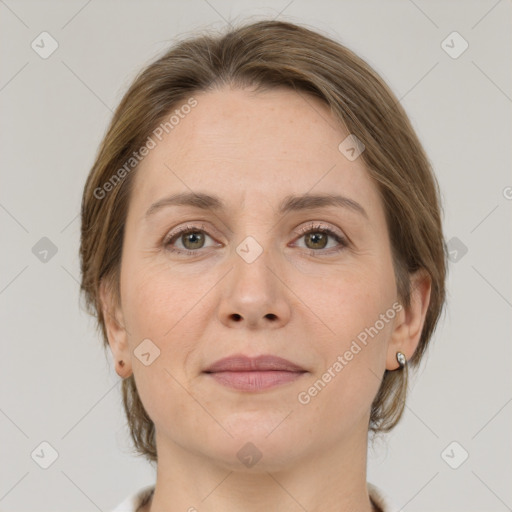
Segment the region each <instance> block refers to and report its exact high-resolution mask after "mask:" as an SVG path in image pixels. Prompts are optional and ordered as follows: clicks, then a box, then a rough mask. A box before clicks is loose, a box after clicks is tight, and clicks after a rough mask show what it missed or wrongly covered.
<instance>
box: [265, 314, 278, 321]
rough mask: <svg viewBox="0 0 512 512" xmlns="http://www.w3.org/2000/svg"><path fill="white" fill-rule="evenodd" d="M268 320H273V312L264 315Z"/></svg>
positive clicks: (274, 316) (274, 317)
mask: <svg viewBox="0 0 512 512" xmlns="http://www.w3.org/2000/svg"><path fill="white" fill-rule="evenodd" d="M265 316H266V317H267V318H268V319H269V320H275V319H276V318H277V317H276V315H274V313H269V314H268V315H265Z"/></svg>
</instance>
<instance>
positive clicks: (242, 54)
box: [80, 21, 447, 461]
mask: <svg viewBox="0 0 512 512" xmlns="http://www.w3.org/2000/svg"><path fill="white" fill-rule="evenodd" d="M223 86H230V87H235V88H236V87H238V88H245V87H257V88H260V89H269V88H273V87H288V88H291V89H293V90H295V91H297V92H298V93H300V94H302V93H307V94H312V95H314V96H315V97H317V98H319V99H320V100H322V101H323V102H324V103H325V104H327V105H328V106H329V107H330V109H331V111H332V113H333V114H334V115H335V116H336V118H337V119H339V121H340V122H341V123H342V125H343V126H345V127H346V130H347V132H348V133H350V134H353V135H355V136H356V137H357V138H358V139H359V140H361V141H362V142H363V143H364V145H365V150H364V152H363V153H362V154H361V158H363V160H364V162H365V164H366V167H367V170H368V172H369V175H370V176H371V177H372V178H373V179H374V180H375V182H376V184H377V186H378V190H379V193H380V197H381V198H382V202H383V205H384V208H385V212H386V221H387V226H388V229H389V234H390V242H391V247H392V256H393V265H394V270H395V276H396V282H397V289H398V294H399V298H400V300H401V302H402V304H403V305H404V306H405V307H407V306H408V305H409V302H410V300H409V299H410V293H411V289H410V274H411V273H413V272H415V271H417V270H420V269H422V270H423V271H425V272H426V274H428V276H429V277H430V279H431V296H430V303H429V307H428V310H427V313H426V318H425V323H424V326H423V330H422V333H421V338H420V341H419V344H418V347H417V349H416V351H415V353H414V355H413V356H412V358H411V359H410V360H409V362H408V365H412V366H417V365H418V363H419V362H420V360H421V358H422V355H423V353H424V351H425V349H426V347H427V345H428V342H429V340H430V338H431V336H432V334H433V332H434V329H435V326H436V324H437V321H438V318H439V316H440V314H441V311H442V309H443V305H444V301H445V277H446V275H445V274H446V267H447V265H446V247H445V243H444V239H443V233H442V225H441V204H440V197H439V187H438V184H437V181H436V179H435V176H434V174H433V172H432V169H431V165H430V163H429V161H428V159H427V156H426V154H425V152H424V150H423V148H422V146H421V143H420V141H419V140H418V137H417V136H416V134H415V132H414V130H413V128H412V126H411V124H410V121H409V119H408V117H407V115H406V113H405V111H404V110H403V108H402V106H401V105H400V103H399V101H398V100H397V99H396V97H395V95H394V94H393V93H392V92H391V90H390V89H389V88H388V86H387V85H386V84H385V83H384V81H383V80H382V79H381V78H380V77H379V75H378V74H377V73H376V72H375V71H374V70H373V69H372V68H371V67H370V66H369V65H368V64H367V63H366V62H365V61H363V60H362V59H361V58H359V57H358V56H357V55H355V54H354V53H353V52H352V51H350V50H349V49H347V48H346V47H344V46H343V45H341V44H339V43H338V42H335V41H333V40H332V39H330V38H328V37H326V36H323V35H321V34H319V33H317V32H316V31H313V30H310V29H307V28H305V27H302V26H298V25H295V24H292V23H287V22H279V21H260V22H256V23H251V24H247V25H244V26H240V27H238V28H231V29H230V30H229V31H227V32H226V33H222V34H213V35H212V34H207V33H206V34H204V33H203V34H202V35H199V36H197V37H191V38H188V39H185V40H183V41H181V42H179V43H178V44H176V45H174V46H173V47H172V48H170V49H169V50H168V51H167V52H166V53H165V54H164V55H163V56H161V57H160V58H158V59H157V60H156V61H155V62H153V63H151V64H150V65H149V66H147V67H146V68H145V69H144V70H143V71H142V72H141V73H140V74H139V75H138V76H137V77H136V79H135V80H134V82H133V84H132V85H131V87H130V88H129V90H128V91H127V92H126V94H125V95H124V97H123V99H122V100H121V103H120V104H119V106H118V107H117V109H116V111H115V113H114V116H113V119H112V121H111V123H110V126H109V128H108V131H107V133H106V135H105V137H104V139H103V141H102V143H101V145H100V148H99V151H98V154H97V157H96V161H95V163H94V165H93V167H92V169H91V171H90V174H89V176H88V178H87V181H86V184H85V188H84V193H83V198H82V211H81V216H82V226H81V246H80V262H81V271H82V283H81V290H82V292H83V294H84V295H85V298H86V306H87V309H88V311H89V312H90V313H91V314H93V315H96V316H97V320H98V325H99V326H100V327H101V330H102V335H103V340H104V346H105V348H106V347H107V346H108V338H107V332H106V327H105V318H104V316H103V311H102V304H101V300H100V294H99V289H100V284H101V283H103V284H104V285H107V286H108V287H109V289H110V290H111V292H112V293H113V295H114V296H115V300H117V301H118V303H119V300H120V298H119V283H120V269H121V268H120V267H121V253H122V247H123V231H124V226H125V220H126V215H127V209H128V203H129V198H130V189H131V183H132V182H133V177H134V174H135V172H136V169H137V167H136V165H135V166H134V167H133V170H131V171H130V170H129V169H128V170H127V168H126V162H127V161H129V160H130V158H132V155H133V154H134V152H136V151H138V150H139V149H140V148H141V147H142V146H143V145H144V144H145V142H146V141H147V138H148V136H150V134H151V133H153V131H154V130H155V128H156V127H158V126H159V125H160V124H161V123H162V121H163V120H164V119H166V117H168V116H169V114H170V112H171V111H172V109H175V108H176V107H178V106H179V105H180V104H183V103H185V102H186V101H187V100H190V97H191V96H192V95H193V93H194V92H199V91H210V90H213V89H215V88H220V87H223ZM132 165H133V163H132ZM123 166H124V167H123ZM121 168H124V170H125V171H124V172H120V171H121ZM113 178H115V180H114V179H113ZM107 183H110V186H106V184H107ZM408 365H406V368H407V366H408ZM122 386H123V403H124V408H125V412H126V415H127V418H128V424H129V427H130V432H131V436H132V439H133V442H134V444H135V448H136V451H137V452H138V453H140V454H142V455H145V456H146V457H147V458H148V459H149V460H151V461H156V459H157V453H156V445H155V427H154V424H153V422H152V421H151V419H150V418H149V416H148V415H147V413H146V411H145V409H144V406H143V404H142V402H141V400H140V397H139V395H138V392H137V387H136V384H135V380H134V377H133V374H132V375H131V376H130V377H129V378H126V379H124V380H123V383H122ZM406 391H407V371H388V370H386V371H385V373H384V376H383V380H382V383H381V386H380V389H379V391H378V393H377V396H376V397H375V399H374V402H373V404H372V408H371V415H370V425H369V429H370V431H373V432H383V431H388V430H390V429H391V428H393V427H394V426H395V425H396V423H397V422H398V420H399V419H400V417H401V415H402V412H403V409H404V405H405V395H406Z"/></svg>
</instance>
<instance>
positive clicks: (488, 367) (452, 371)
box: [0, 0, 512, 512]
mask: <svg viewBox="0 0 512 512" xmlns="http://www.w3.org/2000/svg"><path fill="white" fill-rule="evenodd" d="M263 17H271V18H276V17H278V18H279V19H282V20H288V21H294V22H298V23H306V24H308V25H309V26H311V27H313V28H316V29H318V30H320V31H323V32H324V33H326V34H328V35H331V36H332V37H334V38H336V39H337V40H339V41H340V42H342V43H344V44H346V45H347V46H348V47H349V48H351V49H353V50H354V51H356V52H357V53H358V54H359V55H361V56H362V57H363V58H365V59H366V60H367V61H368V62H369V63H370V64H371V65H372V66H374V67H375V68H376V70H377V71H378V72H379V73H380V74H381V75H382V76H383V78H384V79H385V80H386V81H387V82H388V83H389V84H390V86H391V87H392V89H393V90H394V91H395V93H396V94H397V96H398V98H400V100H401V102H402V104H403V105H404V107H405V109H406V111H407V112H408V114H409V115H410V117H411V119H412V122H413V125H414V127H415V128H416V130H417V132H418V134H419V136H420V138H421V140H422V142H423V144H424V146H425V148H426V150H427V152H428V154H429V156H430V158H431V160H432V163H433V165H434V168H435V171H436V173H437V176H438V179H439V182H440V186H441V189H442V193H443V201H444V210H445V217H444V219H445V234H446V239H447V240H451V239H452V238H453V237H456V238H457V239H458V241H457V240H456V241H453V240H452V241H451V242H450V243H451V248H452V249H453V250H455V251H456V253H455V252H454V253H453V255H452V259H453V260H454V261H453V262H452V263H451V265H450V273H449V280H448V307H447V310H446V314H445V316H444V317H443V318H442V320H441V323H440V325H439V328H438V330H437V332H436V335H435V337H434V339H433V343H432V347H431V350H430V351H429V354H428V356H427V357H426V360H425V362H426V364H424V365H423V366H422V368H421V370H420V371H419V373H418V376H417V378H416V379H415V380H414V382H413V384H412V386H411V393H410V397H409V401H408V405H407V409H406V413H405V417H404V419H403V421H402V423H401V424H400V425H399V426H398V427H397V428H396V430H395V431H393V432H392V433H391V434H390V435H388V436H387V437H384V438H382V439H380V440H378V441H377V442H376V443H375V445H374V447H373V448H372V449H370V452H369V468H368V480H369V481H370V482H372V483H374V484H376V485H377V486H379V487H381V488H382V489H383V490H384V491H385V492H386V493H387V494H388V495H389V496H390V497H391V498H392V501H393V503H395V504H396V510H400V509H401V510H405V511H408V512H413V511H434V510H435V511H437V512H439V511H445V510H446V511H464V512H470V511H502V510H512V487H511V486H510V481H511V474H512V439H511V436H510V432H511V431H512V429H511V424H512V404H511V401H512V386H511V381H512V372H511V362H512V358H511V352H512V346H511V343H510V340H511V325H510V313H511V308H512V303H511V301H512V290H511V286H510V285H511V271H510V270H511V268H510V261H512V258H511V236H510V234H511V229H510V228H511V226H510V224H511V222H510V220H511V217H510V213H511V209H512V200H510V199H508V198H510V197H511V196H512V193H511V191H512V189H510V188H507V187H511V186H512V176H511V174H510V168H511V151H510V140H511V131H512V130H511V118H510V109H511V103H512V99H511V97H512V92H511V83H512V80H511V67H510V62H512V58H511V53H512V44H511V43H512V41H511V39H512V37H511V34H512V32H511V28H512V27H511V2H510V1H507V0H501V1H495V0H492V1H451V2H446V1H429V2H427V1H426V0H421V1H420V0H415V1H414V2H413V1H409V0H400V1H376V2H370V1H359V2H355V1H354V2H350V1H338V2H333V1H331V2H329V1H319V0H316V1H314V2H306V1H301V0H295V1H289V0H284V1H272V2H271V1H258V2H256V1H237V2H236V3H235V2H234V1H227V0H226V1H222V0H210V1H208V2H207V1H205V0H193V1H189V2H172V1H168V2H155V1H152V2H141V1H138V2H134V1H131V2H120V1H113V0H110V1H99V0H92V1H87V0H81V1H68V2H40V1H39V2H36V1H33V2H28V1H15V0H0V48H1V50H0V52H1V57H0V73H1V77H0V106H1V112H2V114H1V138H0V140H1V151H0V172H1V174H2V176H1V180H2V181H1V183H2V186H1V188H0V223H1V228H2V248H3V250H2V251H1V255H2V264H1V276H0V304H1V315H2V317H1V328H2V334H1V355H2V357H0V383H1V384H0V510H2V511H13V512H15V511H29V510H38V511H43V510H44V511H50V510H51V511H54V512H57V511H69V510H75V511H79V510H83V511H86V510H87V511H94V510H105V511H108V510H110V509H111V508H113V507H114V506H115V505H116V504H117V503H119V502H120V501H122V500H123V499H124V497H125V496H127V495H128V494H131V493H133V492H135V491H136V490H137V489H139V488H140V487H142V486H144V485H146V484H151V483H153V482H154V478H155V475H154V471H153V469H152V467H151V466H150V465H148V464H147V463H145V462H144V461H143V460H142V459H140V458H136V457H133V456H132V455H130V442H129V439H128V435H127V429H126V426H125V420H124V415H123V413H122V408H121V400H120V386H119V382H120V379H119V377H118V376H117V374H115V372H114V370H113V369H112V368H111V365H110V360H108V359H106V358H105V356H104V354H103V349H102V348H101V342H100V338H99V335H97V333H96V332H95V328H94V322H93V319H91V318H89V317H88V316H87V315H86V314H85V312H83V311H82V310H81V309H80V306H79V295H78V290H79V285H78V281H79V264H78V246H79V228H80V219H79V216H78V214H79V207H80V199H81V192H82V187H83V184H84V181H85V178H86V176H87V173H88V171H89V168H90V166H91V165H92V163H93V159H94V156H95V154H96V150H97V147H98V144H99V142H100V140H101V138H102V136H103V134H104V131H105V129H106V126H107V123H108V121H109V119H110V117H111V112H112V110H113V109H114V108H115V106H116V105H117V103H118V102H119V100H120V99H121V97H122V94H123V93H124V91H125V90H126V88H127V87H128V85H129V83H130V81H131V80H132V79H133V77H134V76H135V74H136V73H137V72H138V70H139V69H141V68H142V67H143V66H144V65H145V64H146V63H147V62H148V60H149V59H152V58H154V57H155V56H156V55H157V54H158V53H160V52H161V51H162V50H163V49H164V48H166V47H167V46H168V45H169V44H171V43H172V42H173V41H174V40H176V38H179V37H181V36H184V35H188V34H189V33H191V32H193V31H195V30H196V29H200V28H205V27H214V28H221V27H222V26H224V25H225V24H226V22H227V21H233V20H240V19H247V18H252V19H253V20H256V19H261V18H263ZM43 31H47V32H49V33H50V34H51V36H52V37H53V38H54V39H55V40H56V41H57V42H58V45H59V46H58V49H57V50H56V51H55V52H54V53H53V54H52V55H51V56H50V57H49V58H47V59H43V58H41V57H40V56H39V54H38V53H36V52H35V51H34V50H33V49H32V48H31V43H32V41H34V40H36V41H37V38H38V36H39V34H40V33H41V32H43ZM453 31H457V32H459V33H460V34H461V36H462V37H463V38H464V39H465V40H466V41H467V42H468V44H469V47H468V49H467V50H466V51H465V52H464V53H463V54H462V55H460V56H459V57H458V58H456V59H454V58H452V57H450V56H449V55H448V54H447V53H446V52H445V50H444V49H443V47H442V46H441V43H442V41H443V40H445V39H446V37H447V36H448V35H449V34H451V33H452V32H453ZM450 44H451V45H452V46H454V45H455V49H457V48H460V45H459V43H450ZM457 45H459V46H457ZM47 47H48V46H47ZM43 237H47V238H48V239H49V240H51V242H52V243H53V244H54V245H55V247H56V249H57V252H56V254H54V255H52V253H51V252H49V253H48V255H47V256H46V259H47V261H46V262H45V261H41V260H40V258H41V257H42V256H41V254H39V257H37V255H38V250H42V249H41V247H40V246H38V245H36V244H38V243H39V244H43V249H44V247H45V246H44V244H45V243H46V244H47V243H48V242H47V241H46V242H45V241H43V242H39V241H40V239H41V238H43ZM34 246H36V249H34V250H33V247H34ZM464 247H465V248H467V253H465V254H464V250H461V248H462V249H464ZM34 252H35V253H36V254H34ZM43 441H47V442H48V443H50V444H51V446H53V447H54V449H55V450H56V451H57V452H58V454H59V456H58V458H57V460H56V461H55V462H54V463H53V464H52V465H51V466H50V467H49V468H48V469H42V468H41V467H40V466H39V465H38V464H37V463H36V462H35V461H34V459H33V458H32V457H31V453H32V452H33V451H34V450H35V449H37V448H38V447H39V445H40V443H41V442H43ZM453 441H456V442H457V443H459V444H460V446H461V447H463V448H458V447H456V448H455V449H454V450H453V451H451V450H450V449H449V450H448V452H444V450H445V448H446V447H447V446H448V445H449V444H450V443H452V442H453ZM462 449H464V450H466V451H467V452H468V453H469V458H468V459H467V460H466V461H465V462H464V463H463V464H462V465H460V467H458V469H452V468H451V467H450V466H449V465H448V464H447V462H446V461H447V460H449V461H450V462H451V463H452V465H456V464H457V463H458V462H460V460H461V459H460V457H461V453H462V451H461V450H462ZM39 450H40V448H39ZM43 452H44V450H43ZM48 453H49V452H48V450H47V451H46V452H45V455H44V457H47V456H48ZM443 453H444V454H445V455H444V458H443V456H442V454H443ZM41 457H42V458H44V457H43V456H41ZM34 458H36V457H34ZM340 477H342V475H341V476H340Z"/></svg>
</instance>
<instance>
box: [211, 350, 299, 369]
mask: <svg viewBox="0 0 512 512" xmlns="http://www.w3.org/2000/svg"><path fill="white" fill-rule="evenodd" d="M258 371H259V372H263V371H286V372H299V373H304V372H305V371H306V370H304V368H302V367H301V366H299V365H297V364H295V363H292V362H291V361H288V360H287V359H283V358H282V357H278V356H272V355H262V356H258V357H248V356H244V355H242V354H236V355H233V356H229V357H225V358H223V359H219V360H218V361H216V362H215V363H213V364H212V365H210V366H209V367H208V368H207V369H206V370H204V372H205V373H218V372H258Z"/></svg>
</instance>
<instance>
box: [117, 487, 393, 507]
mask: <svg viewBox="0 0 512 512" xmlns="http://www.w3.org/2000/svg"><path fill="white" fill-rule="evenodd" d="M367 485H368V493H369V495H370V499H371V500H372V501H373V503H374V504H375V505H377V507H379V508H380V510H381V512H391V508H390V507H389V505H388V504H387V501H386V499H385V498H384V496H383V494H382V492H381V491H380V489H378V488H377V487H375V486H374V485H372V484H370V483H369V484H367ZM154 489H155V486H154V485H148V486H146V487H143V488H142V489H140V490H138V491H137V492H136V493H135V494H131V495H130V496H128V497H127V498H126V499H125V500H124V501H123V502H122V503H120V504H119V505H118V506H117V507H116V508H115V509H114V510H112V512H137V509H138V508H139V507H141V506H142V505H144V504H145V503H146V501H147V500H148V499H149V498H151V495H152V494H153V491H154Z"/></svg>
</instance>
